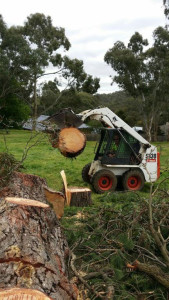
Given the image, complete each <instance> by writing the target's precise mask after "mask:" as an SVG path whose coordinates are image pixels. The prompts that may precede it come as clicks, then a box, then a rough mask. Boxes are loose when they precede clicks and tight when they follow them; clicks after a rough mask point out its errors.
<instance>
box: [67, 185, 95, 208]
mask: <svg viewBox="0 0 169 300" xmlns="http://www.w3.org/2000/svg"><path fill="white" fill-rule="evenodd" d="M91 193H92V192H91V190H90V189H88V188H76V187H70V188H68V198H69V200H68V201H69V203H70V206H78V207H85V206H90V205H92V199H91Z"/></svg>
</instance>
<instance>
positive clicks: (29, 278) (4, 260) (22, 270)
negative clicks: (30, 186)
mask: <svg viewBox="0 0 169 300" xmlns="http://www.w3.org/2000/svg"><path fill="white" fill-rule="evenodd" d="M12 199H13V198H6V200H5V199H3V200H2V201H1V205H0V232H1V234H0V290H1V291H5V290H7V289H11V288H19V289H22V288H23V289H30V290H38V291H40V292H42V293H44V294H45V295H47V296H48V297H50V298H51V299H57V300H67V299H77V289H76V286H74V285H73V284H71V283H70V282H69V280H68V278H67V268H66V263H65V258H66V257H67V256H68V253H69V250H68V245H67V242H66V240H65V238H64V236H63V234H62V230H61V228H60V225H59V221H58V219H57V217H56V215H55V213H54V211H53V210H52V209H51V208H50V207H49V206H48V205H45V204H43V203H40V202H38V201H33V202H32V201H30V202H29V200H25V202H24V199H22V201H20V200H17V199H14V200H12ZM0 299H3V298H0ZM4 299H6V298H4ZM7 299H10V298H7ZM11 299H13V298H11ZM14 299H15V298H14ZM17 299H18V298H17ZM19 299H20V298H19ZM21 299H24V298H21ZM26 299H27V298H26ZM28 299H29V298H28ZM30 299H34V298H30ZM35 299H36V298H35ZM42 299H43V298H42ZM44 299H45V298H44Z"/></svg>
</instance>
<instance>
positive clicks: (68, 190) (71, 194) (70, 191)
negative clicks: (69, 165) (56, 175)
mask: <svg viewBox="0 0 169 300" xmlns="http://www.w3.org/2000/svg"><path fill="white" fill-rule="evenodd" d="M60 174H61V176H62V179H63V183H64V190H65V198H66V204H67V205H68V206H79V207H84V206H90V205H91V204H92V199H91V193H92V191H91V189H89V188H84V187H68V185H67V179H66V175H65V172H64V170H62V171H61V172H60Z"/></svg>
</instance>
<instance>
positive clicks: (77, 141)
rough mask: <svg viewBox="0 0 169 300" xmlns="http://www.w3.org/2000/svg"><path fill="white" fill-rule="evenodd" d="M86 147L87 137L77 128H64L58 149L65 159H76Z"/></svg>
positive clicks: (59, 137) (60, 134) (60, 135)
mask: <svg viewBox="0 0 169 300" xmlns="http://www.w3.org/2000/svg"><path fill="white" fill-rule="evenodd" d="M85 146H86V137H85V135H84V134H83V133H82V132H81V131H80V130H79V129H77V128H74V127H70V128H63V129H62V130H61V131H60V133H59V136H58V143H57V147H58V148H59V150H60V152H61V154H62V155H63V156H65V157H70V158H73V157H76V156H78V155H79V154H80V153H82V151H83V150H84V148H85Z"/></svg>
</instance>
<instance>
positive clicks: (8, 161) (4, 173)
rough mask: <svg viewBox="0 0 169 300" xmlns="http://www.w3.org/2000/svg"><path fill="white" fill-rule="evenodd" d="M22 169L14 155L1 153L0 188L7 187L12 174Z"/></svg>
mask: <svg viewBox="0 0 169 300" xmlns="http://www.w3.org/2000/svg"><path fill="white" fill-rule="evenodd" d="M21 167H22V166H21V165H20V163H19V161H17V160H16V159H15V157H14V156H13V155H12V154H8V153H7V152H0V188H2V187H3V186H6V185H7V182H8V180H9V178H10V176H11V174H12V172H13V171H19V170H20V169H21Z"/></svg>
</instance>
